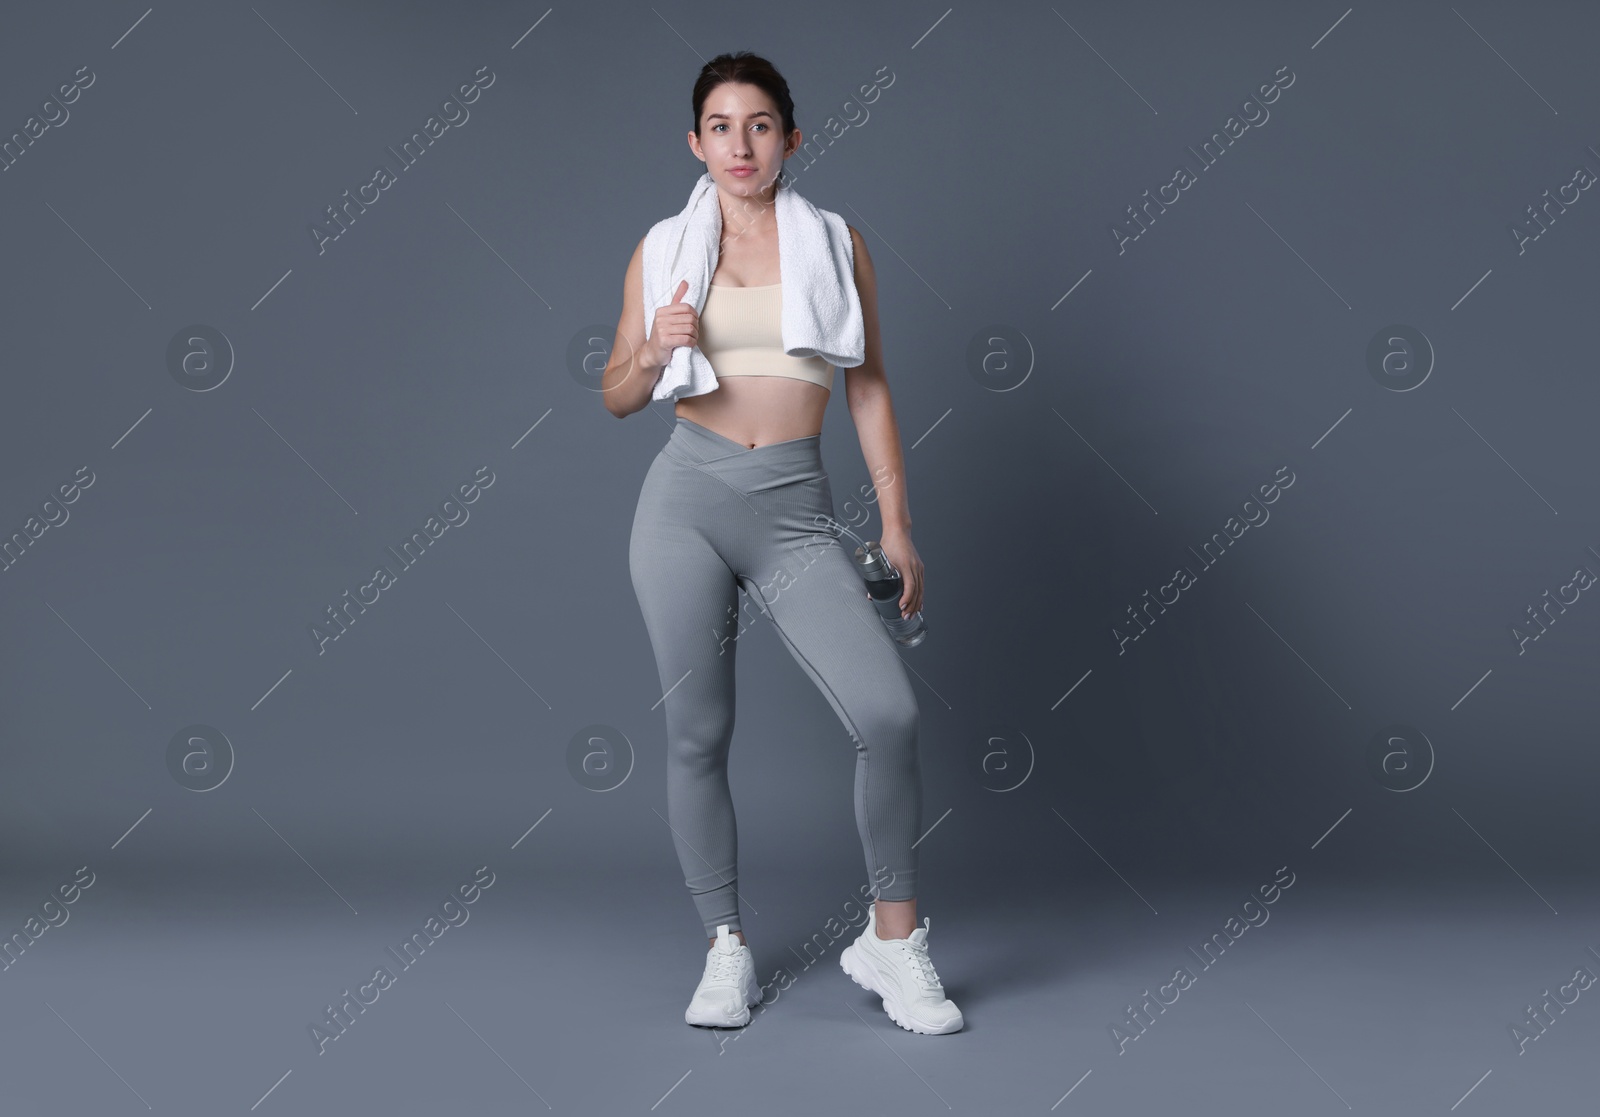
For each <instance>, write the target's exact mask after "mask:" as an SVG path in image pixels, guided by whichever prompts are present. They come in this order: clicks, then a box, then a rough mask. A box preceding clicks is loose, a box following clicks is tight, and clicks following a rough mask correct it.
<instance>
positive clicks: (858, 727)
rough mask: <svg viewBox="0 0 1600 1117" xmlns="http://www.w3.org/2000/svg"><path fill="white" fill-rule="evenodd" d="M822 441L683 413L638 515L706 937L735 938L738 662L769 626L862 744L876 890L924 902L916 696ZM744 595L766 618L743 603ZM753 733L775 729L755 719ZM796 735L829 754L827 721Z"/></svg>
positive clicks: (683, 850) (642, 580)
mask: <svg viewBox="0 0 1600 1117" xmlns="http://www.w3.org/2000/svg"><path fill="white" fill-rule="evenodd" d="M821 438H822V436H821V435H810V436H808V437H806V438H796V439H791V440H790V441H787V442H774V443H769V444H767V445H765V446H758V447H756V448H754V449H751V448H750V447H748V446H745V445H743V444H742V443H739V442H735V441H733V440H732V439H730V438H724V437H723V436H722V435H720V434H717V433H716V432H715V431H712V430H709V429H707V428H706V427H703V426H701V425H699V424H698V423H695V422H692V421H691V420H689V419H685V418H682V417H679V418H678V419H677V422H676V425H675V426H674V427H673V430H672V435H671V437H669V438H668V440H667V442H666V444H665V445H664V446H663V447H662V448H661V452H660V453H659V454H658V455H657V456H656V458H655V460H654V461H653V462H652V463H651V465H650V469H649V472H648V473H646V475H645V479H644V485H643V486H642V488H641V490H640V493H639V505H638V508H637V509H636V511H635V513H634V519H633V534H632V537H631V539H630V542H629V548H628V563H629V570H630V572H631V574H632V578H633V587H634V592H635V593H636V594H637V595H638V598H639V607H640V609H641V610H642V612H643V613H644V621H645V627H646V628H647V629H648V630H649V633H650V643H651V645H652V647H653V648H654V650H655V658H656V666H657V668H658V671H659V674H660V678H661V691H662V693H663V694H664V695H665V697H664V698H663V699H662V701H661V705H663V706H664V707H665V709H666V722H667V822H668V825H669V826H670V827H671V830H672V835H673V842H674V844H675V845H676V847H677V851H678V860H679V863H680V864H681V865H682V867H683V875H684V883H685V884H687V885H688V888H689V892H690V894H691V896H692V897H693V898H694V903H695V907H696V909H697V910H698V912H699V915H700V919H701V922H702V923H703V924H704V926H705V931H706V934H707V936H708V937H710V936H714V935H715V934H716V933H717V925H718V924H721V923H726V924H728V926H729V929H730V930H739V929H740V922H739V900H740V897H739V892H738V887H737V885H738V872H737V861H738V836H737V831H736V829H735V825H734V810H733V798H732V795H731V794H730V792H729V788H728V749H729V745H730V744H731V743H732V739H733V720H734V654H735V651H736V649H737V647H738V641H739V637H740V633H741V632H747V631H748V630H749V627H750V626H751V625H752V624H754V623H756V621H757V620H758V619H759V618H760V617H765V618H766V619H768V620H770V621H771V622H772V625H773V627H774V628H775V629H776V630H777V632H778V635H779V637H780V638H781V639H782V641H783V644H784V646H785V647H787V648H788V649H789V652H790V654H791V655H793V656H794V658H795V660H796V661H797V662H798V663H799V664H800V666H801V667H802V668H804V670H805V673H806V674H807V675H808V676H810V678H811V681H812V682H814V683H815V684H816V685H817V687H818V688H819V689H820V690H821V691H822V694H823V695H824V696H825V697H826V698H827V700H828V703H829V705H831V706H832V707H833V709H834V712H835V713H837V714H838V715H839V719H840V720H841V721H842V722H843V723H844V728H845V730H846V731H847V732H848V734H849V737H850V739H851V740H852V741H854V743H855V749H856V768H855V815H856V827H857V830H858V831H859V832H860V836H861V846H862V851H863V852H864V853H865V855H866V865H867V873H868V878H869V880H868V885H869V889H870V890H871V894H872V895H874V896H875V897H876V898H878V899H883V900H909V899H911V898H913V897H914V896H915V895H916V882H917V851H916V849H915V848H914V843H915V842H916V840H917V828H918V826H919V824H920V822H921V811H922V785H921V769H920V765H919V759H918V753H917V731H918V721H919V714H918V710H917V700H916V695H915V693H914V692H913V691H912V688H911V680H910V678H909V676H908V674H907V672H906V668H905V664H904V663H902V662H901V660H900V655H899V652H898V651H897V650H896V646H895V644H894V641H893V640H892V639H890V637H889V634H888V630H887V629H886V628H885V627H884V624H883V621H882V620H881V619H880V618H879V616H878V614H877V611H876V610H875V609H874V608H873V606H872V603H871V602H870V601H869V600H868V598H867V594H866V589H865V585H864V583H863V582H862V579H861V576H860V575H859V574H858V573H857V572H856V569H855V565H854V562H853V560H852V559H851V558H850V556H849V554H847V553H846V551H845V547H844V545H843V544H842V543H841V542H840V540H839V538H838V537H837V536H836V535H835V534H834V533H833V532H831V531H829V530H827V528H826V527H825V526H822V525H823V524H826V522H827V521H826V520H824V521H821V523H819V521H818V516H819V514H821V515H823V516H826V517H829V518H831V517H832V515H833V493H832V490H831V489H830V487H829V484H828V474H827V471H826V470H824V469H823V465H822V447H821ZM846 538H848V537H846ZM741 588H742V589H743V590H744V592H745V595H746V597H747V600H748V603H749V604H750V606H751V608H752V609H753V610H756V611H758V612H755V613H751V614H749V615H746V613H745V611H744V610H741V609H740V608H739V607H738V593H739V590H740V589H741ZM755 726H756V727H758V730H759V731H765V732H775V731H777V730H778V729H779V726H777V725H775V724H773V723H772V722H771V721H770V720H766V719H760V718H759V715H758V720H757V721H756V722H755ZM801 732H802V733H803V734H804V735H805V736H806V737H809V738H812V740H810V741H808V742H807V744H808V746H812V747H817V748H831V747H833V742H832V740H831V739H830V735H829V734H828V733H825V732H823V731H822V730H821V728H820V727H815V728H813V727H805V728H804V729H802V730H801Z"/></svg>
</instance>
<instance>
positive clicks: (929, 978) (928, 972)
mask: <svg viewBox="0 0 1600 1117" xmlns="http://www.w3.org/2000/svg"><path fill="white" fill-rule="evenodd" d="M890 941H892V942H895V943H899V944H901V950H900V952H901V954H902V955H904V956H905V957H906V958H908V959H909V960H910V961H911V966H912V973H913V975H914V976H915V977H916V979H917V981H918V982H920V983H921V985H922V987H923V989H925V990H927V991H928V992H930V993H932V992H935V991H941V990H943V988H944V986H943V984H942V983H941V982H940V981H939V974H938V971H936V970H935V969H934V968H933V959H932V958H929V957H928V947H927V944H923V945H922V946H918V945H917V944H916V943H914V942H912V941H911V940H910V939H893V940H890Z"/></svg>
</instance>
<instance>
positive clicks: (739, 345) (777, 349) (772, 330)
mask: <svg viewBox="0 0 1600 1117" xmlns="http://www.w3.org/2000/svg"><path fill="white" fill-rule="evenodd" d="M709 286H710V290H708V291H707V292H706V301H705V307H704V308H703V309H702V310H701V311H700V352H702V353H704V354H705V356H706V360H708V361H710V362H711V369H712V371H713V372H715V373H716V374H717V376H718V377H719V378H721V377H724V376H787V377H789V378H790V379H793V380H808V381H810V382H811V383H813V384H820V385H821V386H822V387H823V388H825V389H827V390H828V391H830V392H831V391H832V390H833V366H832V365H830V364H829V363H828V361H827V359H826V358H825V357H791V356H789V354H787V353H785V352H784V351H783V284H781V283H769V284H767V285H765V286H763V287H725V286H722V285H721V284H717V283H712V284H710V285H709Z"/></svg>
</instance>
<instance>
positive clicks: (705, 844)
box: [629, 460, 743, 941]
mask: <svg viewBox="0 0 1600 1117" xmlns="http://www.w3.org/2000/svg"><path fill="white" fill-rule="evenodd" d="M706 483H707V482H706V481H705V480H704V479H703V478H701V477H700V476H699V475H698V474H696V473H695V472H693V471H691V470H685V469H682V468H681V467H678V466H675V465H672V464H671V463H670V462H666V461H659V460H658V463H657V464H656V465H655V466H653V467H652V470H651V473H650V475H649V476H648V477H647V478H646V481H645V485H644V488H643V490H642V492H641V495H640V501H639V507H638V510H637V512H636V514H635V516H634V526H633V535H632V538H631V542H630V545H629V567H630V573H631V575H632V578H633V586H634V592H635V593H636V595H637V596H638V598H639V607H640V610H641V612H642V613H643V614H644V621H645V627H646V628H647V629H648V630H649V633H650V643H651V646H652V647H653V649H654V651H655V658H656V666H657V669H658V674H659V678H660V681H661V692H662V694H664V695H665V696H666V697H665V698H664V699H663V700H662V703H661V704H662V705H663V706H664V707H665V710H666V722H667V824H668V825H669V826H670V827H671V829H672V840H673V844H674V845H675V847H676V848H677V851H678V860H679V864H680V865H681V866H682V868H683V874H684V883H685V884H686V885H688V888H689V892H690V893H691V894H692V896H693V898H694V903H695V907H696V909H697V911H698V912H699V915H700V918H701V922H702V923H703V924H704V926H705V931H706V936H707V938H708V939H712V940H714V939H715V938H716V934H717V925H718V924H719V923H726V924H728V926H729V929H730V930H731V931H738V930H739V927H740V923H739V896H738V892H737V889H736V884H737V877H738V872H737V864H738V848H739V847H738V831H737V828H736V823H735V818H734V810H733V796H732V794H731V793H730V791H729V788H728V749H729V745H730V743H731V741H732V739H733V715H734V648H735V646H736V644H735V634H736V633H737V631H738V623H737V617H736V616H735V614H734V609H735V605H736V602H737V599H738V586H737V584H736V582H735V580H734V576H733V572H732V570H730V569H729V567H728V564H727V563H726V562H725V561H723V559H722V557H721V555H719V554H718V553H717V551H716V549H715V548H714V547H713V546H712V544H711V542H710V541H709V540H708V539H707V537H706V535H705V533H704V531H703V530H702V525H701V524H700V522H699V521H700V520H701V519H702V518H703V516H704V514H705V510H706V509H707V508H708V507H711V506H712V503H713V502H710V501H709V500H708V499H707V498H708V497H717V496H718V492H709V491H707V490H705V489H704V486H705V485H706ZM719 491H720V490H719ZM738 937H739V938H740V939H741V941H742V940H743V935H742V934H740V935H739V936H738Z"/></svg>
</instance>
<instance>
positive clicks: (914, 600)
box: [868, 528, 922, 617]
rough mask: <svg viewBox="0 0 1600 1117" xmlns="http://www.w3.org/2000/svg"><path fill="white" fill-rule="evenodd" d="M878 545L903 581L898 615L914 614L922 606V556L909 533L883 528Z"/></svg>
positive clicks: (908, 615)
mask: <svg viewBox="0 0 1600 1117" xmlns="http://www.w3.org/2000/svg"><path fill="white" fill-rule="evenodd" d="M878 545H879V546H880V547H882V548H883V553H884V556H885V557H886V558H888V560H889V561H890V562H891V563H893V564H894V568H895V569H896V570H898V571H900V577H901V578H902V579H903V581H904V583H905V584H904V585H903V586H902V587H901V591H900V615H901V616H902V617H910V616H914V615H915V614H916V612H917V611H918V610H919V609H921V608H922V556H921V555H919V554H917V548H916V547H915V546H914V545H913V544H912V542H911V533H910V532H909V531H900V530H897V529H894V528H884V530H883V538H882V539H880V540H878ZM868 596H871V595H870V594H869V595H868Z"/></svg>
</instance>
